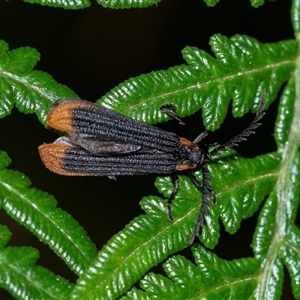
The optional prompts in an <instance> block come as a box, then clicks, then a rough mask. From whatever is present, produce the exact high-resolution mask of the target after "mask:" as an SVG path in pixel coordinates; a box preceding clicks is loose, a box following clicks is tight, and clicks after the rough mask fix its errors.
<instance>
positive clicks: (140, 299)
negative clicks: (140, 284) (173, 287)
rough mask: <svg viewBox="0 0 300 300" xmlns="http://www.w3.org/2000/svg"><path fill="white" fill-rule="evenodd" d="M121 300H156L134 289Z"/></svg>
mask: <svg viewBox="0 0 300 300" xmlns="http://www.w3.org/2000/svg"><path fill="white" fill-rule="evenodd" d="M120 299H121V300H156V299H157V298H156V297H155V296H151V295H149V294H148V293H145V292H144V291H141V290H138V289H136V288H132V289H131V290H130V291H129V292H128V293H126V295H125V296H123V297H121V298H120Z"/></svg>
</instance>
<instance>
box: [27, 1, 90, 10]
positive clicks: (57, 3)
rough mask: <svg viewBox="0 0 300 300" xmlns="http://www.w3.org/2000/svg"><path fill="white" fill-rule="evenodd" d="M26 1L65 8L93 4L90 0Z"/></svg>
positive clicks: (79, 7)
mask: <svg viewBox="0 0 300 300" xmlns="http://www.w3.org/2000/svg"><path fill="white" fill-rule="evenodd" d="M24 2H27V3H32V4H41V5H43V6H52V7H61V8H64V9H82V8H87V7H89V6H90V5H91V2H90V1H89V0H24Z"/></svg>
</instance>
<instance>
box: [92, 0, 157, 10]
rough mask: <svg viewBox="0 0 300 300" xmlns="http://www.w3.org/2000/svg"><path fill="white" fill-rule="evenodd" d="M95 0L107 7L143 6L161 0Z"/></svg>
mask: <svg viewBox="0 0 300 300" xmlns="http://www.w3.org/2000/svg"><path fill="white" fill-rule="evenodd" d="M97 2H98V3H99V4H100V5H102V6H104V7H108V8H117V9H124V8H144V7H148V6H151V5H154V4H157V3H159V2H161V0H97Z"/></svg>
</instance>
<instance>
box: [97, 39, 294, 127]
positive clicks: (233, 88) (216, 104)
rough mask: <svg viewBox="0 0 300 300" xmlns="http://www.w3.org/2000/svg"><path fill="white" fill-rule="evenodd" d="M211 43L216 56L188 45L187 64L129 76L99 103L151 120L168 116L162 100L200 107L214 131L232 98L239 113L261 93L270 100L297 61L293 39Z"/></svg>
mask: <svg viewBox="0 0 300 300" xmlns="http://www.w3.org/2000/svg"><path fill="white" fill-rule="evenodd" d="M210 45H211V47H212V52H213V53H214V54H215V56H216V58H214V57H212V56H211V55H209V54H207V53H206V52H204V51H203V50H199V49H197V48H195V47H186V48H185V49H184V50H183V52H182V53H183V57H184V58H185V60H186V61H187V65H181V66H177V67H171V68H170V69H168V70H166V71H157V72H151V73H149V74H143V75H141V76H138V77H135V78H131V79H129V80H126V81H125V82H123V83H121V84H120V85H118V86H117V87H115V88H114V89H112V90H111V91H110V92H109V93H107V94H106V95H105V96H103V97H102V98H101V99H100V100H99V103H101V104H103V105H105V106H107V107H109V108H112V109H114V110H117V111H119V112H121V113H123V114H125V115H128V116H131V117H133V118H135V119H138V120H142V121H144V122H147V123H151V124H153V123H156V122H158V121H163V120H166V119H167V117H166V115H165V114H164V113H162V112H161V111H160V110H159V107H160V106H161V105H162V104H164V103H173V104H174V105H175V106H177V107H178V110H177V112H178V114H179V116H186V115H191V114H193V113H195V112H196V111H197V110H199V109H200V108H201V109H202V111H203V119H204V125H205V126H206V128H207V129H209V130H215V129H217V128H219V127H220V125H221V123H222V122H223V120H224V118H225V116H226V113H227V110H228V105H229V102H230V100H231V99H233V115H234V116H235V117H240V116H242V115H244V114H245V113H246V112H248V111H249V110H250V109H251V108H252V107H253V103H256V106H257V105H258V103H259V101H260V98H261V94H262V93H263V91H266V92H267V96H266V103H267V105H268V104H270V102H271V101H273V100H274V98H275V96H276V94H277V92H278V90H279V88H280V87H281V85H282V83H283V82H285V81H286V80H288V78H289V77H290V76H291V74H292V72H293V70H294V68H295V64H296V57H297V44H296V43H295V41H283V42H278V43H273V44H262V43H259V42H258V41H257V40H255V39H253V38H250V37H248V36H243V35H235V36H233V37H232V38H230V39H228V38H226V37H224V36H222V35H220V34H217V35H214V36H212V38H211V40H210ZM249 74H251V76H249Z"/></svg>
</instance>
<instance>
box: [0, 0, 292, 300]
mask: <svg viewBox="0 0 300 300" xmlns="http://www.w3.org/2000/svg"><path fill="white" fill-rule="evenodd" d="M290 5H291V1H287V0H278V1H270V2H268V1H267V3H266V4H265V5H264V6H262V7H261V8H259V9H255V8H252V7H251V6H250V1H249V0H230V1H228V0H227V1H226V0H221V1H220V3H219V4H217V6H216V7H214V8H209V7H207V6H206V5H205V4H204V3H203V1H202V0H165V1H163V2H162V3H159V4H158V5H157V6H153V7H150V8H146V9H132V10H122V11H121V10H110V9H104V8H102V7H100V6H99V5H97V4H96V3H95V2H93V4H92V6H91V7H90V8H87V9H84V10H79V11H67V10H63V9H57V8H49V7H42V6H39V5H30V4H26V3H22V2H20V1H9V2H1V3H0V38H1V39H3V40H5V41H6V42H8V43H9V45H10V49H14V48H18V47H22V46H30V47H34V48H36V49H37V50H38V51H39V53H40V54H41V61H40V62H39V63H38V65H37V67H36V69H39V70H43V71H45V72H47V73H49V74H51V75H52V76H53V77H54V79H56V80H57V81H58V82H60V83H63V84H66V85H67V86H69V87H70V88H71V89H73V90H74V91H75V92H76V93H77V94H78V95H79V96H80V97H81V98H82V99H87V100H90V101H93V102H94V101H96V100H97V99H99V98H100V97H101V96H102V95H103V94H105V93H107V92H108V91H109V90H110V89H111V88H113V87H114V86H116V85H117V84H118V83H120V82H123V81H124V80H125V79H127V78H130V77H133V76H138V75H140V74H142V73H148V72H150V71H153V70H161V69H167V68H169V67H171V66H174V65H179V64H183V63H185V62H184V60H183V58H182V56H181V50H182V49H183V48H184V47H185V46H187V45H189V46H196V47H199V48H201V49H204V50H206V51H208V52H210V48H209V46H208V42H209V37H210V36H211V35H212V34H214V33H221V34H223V35H226V36H228V37H230V36H232V35H234V34H237V33H239V34H247V35H250V36H253V37H255V38H257V39H258V40H259V41H261V42H277V41H279V40H284V39H292V38H293V32H292V27H291V23H290V15H289V11H290ZM276 106H277V102H276V103H274V104H273V105H272V106H271V108H270V111H268V114H267V115H266V117H265V119H264V126H263V127H261V128H260V129H259V130H258V132H257V134H256V135H255V136H253V137H251V138H250V139H249V141H248V142H247V143H246V144H244V145H241V146H240V147H239V149H238V150H239V152H240V153H242V154H243V155H245V156H248V157H254V156H255V155H258V154H263V153H265V152H268V151H272V150H276V146H275V143H274V141H273V137H272V133H273V131H274V130H273V126H274V121H275V118H276ZM252 118H253V115H251V114H250V115H247V116H245V117H243V118H242V119H233V118H232V117H231V115H229V116H228V118H227V119H226V121H225V123H224V124H223V126H222V128H221V129H220V130H219V131H218V133H217V134H214V135H213V136H212V140H215V141H223V142H224V141H226V139H227V138H229V137H231V136H232V135H233V133H232V129H231V128H234V129H235V130H236V129H237V128H240V129H243V128H244V127H245V126H246V125H247V124H248V123H249V122H250V121H251V120H252ZM185 121H186V124H187V125H186V126H185V128H184V129H183V132H182V136H185V137H187V138H190V139H193V138H194V137H195V136H196V135H197V134H198V133H200V132H201V130H203V125H202V119H201V112H200V113H197V114H195V115H194V116H191V117H188V118H186V119H185ZM161 126H162V127H163V128H167V129H170V130H172V128H173V126H174V124H173V123H172V122H168V123H167V124H162V125H161ZM238 130H239V129H238ZM234 133H237V132H236V131H234ZM0 137H1V138H0V149H1V150H5V151H7V153H8V154H9V156H10V157H11V159H12V164H11V166H10V167H11V168H12V169H16V170H19V171H21V172H23V173H24V174H25V175H27V176H28V177H29V178H30V179H31V181H32V186H33V187H35V188H38V189H41V190H45V191H48V192H49V193H50V194H52V195H54V196H55V197H56V199H57V200H58V203H59V204H58V206H59V207H61V208H63V209H64V210H66V211H67V212H69V213H70V214H72V216H73V217H74V218H75V219H76V220H78V222H79V223H80V224H81V225H82V226H83V227H84V228H85V229H86V231H87V232H88V233H89V235H90V236H91V238H92V240H93V241H94V242H95V243H96V245H97V247H98V249H101V247H102V246H103V245H104V244H105V243H106V241H107V240H108V239H109V238H110V237H111V236H112V235H113V234H114V233H116V232H118V231H119V230H121V229H122V228H124V226H125V225H126V224H127V223H128V222H129V221H130V220H131V219H132V218H133V217H135V216H137V215H139V214H141V213H143V212H142V210H141V209H140V206H139V201H140V199H141V198H142V197H143V196H146V195H150V194H156V195H157V194H158V193H157V191H156V189H155V187H154V185H153V182H154V180H155V178H156V176H146V177H140V176H136V177H124V178H119V179H118V180H117V181H113V180H110V179H108V178H74V177H72V178H68V177H63V176H59V175H56V174H53V173H51V172H49V171H48V170H47V169H46V168H45V167H44V166H43V164H42V163H41V161H40V159H39V156H38V153H37V147H38V146H39V145H41V144H43V143H44V142H52V141H53V140H54V139H55V138H56V137H57V135H56V134H55V133H53V132H50V131H47V130H46V129H45V128H44V127H43V126H42V125H41V124H40V123H39V122H38V120H37V118H36V116H35V115H22V114H20V113H19V112H18V111H17V110H14V111H13V112H12V114H11V115H10V116H8V117H6V118H5V119H2V120H0ZM256 219H257V214H256V215H255V216H254V217H253V218H251V219H249V220H245V221H243V224H242V227H241V229H240V230H239V231H238V232H237V233H236V234H235V235H232V236H231V235H229V234H227V233H224V234H223V235H222V237H221V239H220V243H219V245H218V246H217V247H216V249H215V250H216V252H217V254H218V255H220V256H221V257H223V258H227V259H234V258H240V257H247V256H251V255H253V254H252V251H251V248H250V244H251V241H252V235H253V232H254V226H255V222H256ZM0 223H1V224H7V225H8V226H9V229H10V230H11V231H12V232H13V236H12V239H11V241H10V243H9V245H16V246H23V245H31V246H34V247H36V248H38V249H39V250H40V254H41V257H40V259H39V261H38V263H39V264H41V265H43V266H45V267H48V268H50V269H51V270H52V271H54V272H55V273H57V274H60V275H61V276H63V277H66V278H68V279H70V280H71V281H73V282H74V281H75V280H76V277H75V276H74V274H73V273H72V272H70V271H69V270H68V268H67V267H66V266H65V265H64V264H63V263H62V262H61V261H60V259H59V258H57V257H56V255H55V254H53V252H52V251H51V250H49V249H48V247H47V246H45V245H43V244H41V243H40V242H39V241H38V240H37V239H36V238H35V237H34V236H33V235H31V234H30V233H29V232H28V231H26V230H25V229H24V228H22V227H21V226H19V225H18V224H16V223H15V222H14V221H13V220H11V219H10V217H8V216H7V215H6V214H5V213H4V212H0ZM185 254H186V255H189V254H190V249H187V250H185ZM0 299H11V298H10V296H9V294H8V293H7V292H5V291H3V290H2V291H1V290H0ZM283 299H293V297H292V295H291V291H290V287H289V278H288V277H287V280H286V288H285V295H284V298H283Z"/></svg>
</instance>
